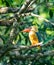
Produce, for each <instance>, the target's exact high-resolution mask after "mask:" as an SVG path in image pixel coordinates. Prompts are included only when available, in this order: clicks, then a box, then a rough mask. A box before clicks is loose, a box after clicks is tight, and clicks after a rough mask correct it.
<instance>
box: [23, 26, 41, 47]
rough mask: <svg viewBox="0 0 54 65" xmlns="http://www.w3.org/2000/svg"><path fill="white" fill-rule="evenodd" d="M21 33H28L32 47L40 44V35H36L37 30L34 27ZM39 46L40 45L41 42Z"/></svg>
mask: <svg viewBox="0 0 54 65" xmlns="http://www.w3.org/2000/svg"><path fill="white" fill-rule="evenodd" d="M22 32H29V39H30V42H31V45H32V46H33V45H37V44H39V43H40V42H41V41H40V40H41V36H40V33H38V28H37V27H36V26H31V27H29V28H26V29H24V30H23V31H22ZM40 44H42V42H41V43H40Z"/></svg>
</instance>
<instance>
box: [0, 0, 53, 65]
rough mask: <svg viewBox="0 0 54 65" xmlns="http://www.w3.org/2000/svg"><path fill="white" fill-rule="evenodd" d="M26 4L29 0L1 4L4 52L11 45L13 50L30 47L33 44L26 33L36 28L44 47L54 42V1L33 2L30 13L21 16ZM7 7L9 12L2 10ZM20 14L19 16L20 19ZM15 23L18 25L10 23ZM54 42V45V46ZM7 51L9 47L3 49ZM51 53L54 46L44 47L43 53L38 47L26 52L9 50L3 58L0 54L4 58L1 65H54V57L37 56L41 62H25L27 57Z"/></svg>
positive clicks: (0, 0) (0, 43) (0, 42)
mask: <svg viewBox="0 0 54 65" xmlns="http://www.w3.org/2000/svg"><path fill="white" fill-rule="evenodd" d="M26 1H27V0H0V47H2V48H1V49H0V50H4V51H6V47H7V46H5V45H6V44H8V45H9V47H10V48H11V46H12V45H13V46H15V45H16V46H17V47H18V46H19V47H20V46H22V45H23V46H30V45H31V43H30V40H29V37H28V33H23V32H22V30H23V29H25V28H27V27H30V26H33V25H35V26H37V27H38V30H39V34H40V35H41V41H42V42H43V44H47V43H50V42H51V41H52V40H53V41H54V6H53V5H54V1H53V0H37V1H36V0H31V2H33V1H35V2H33V3H32V4H31V5H30V6H29V7H27V9H26V8H25V11H24V10H23V11H22V12H21V7H22V6H23V5H25V3H24V2H26ZM28 1H29V0H28ZM27 4H28V3H27ZM28 5H29V4H28ZM28 5H27V6H28ZM25 6H26V5H25ZM5 7H8V8H9V9H8V10H7V12H2V11H3V9H2V8H5ZM18 13H19V16H17V15H18ZM27 13H34V14H35V15H38V17H37V16H32V15H31V14H29V15H27ZM22 14H24V15H22ZM12 19H13V21H14V22H15V23H14V22H11V23H9V22H10V21H12ZM9 20H10V21H9ZM1 21H2V22H1ZM12 31H13V32H12ZM53 41H52V42H51V43H53ZM12 43H13V44H12ZM3 47H5V49H3ZM9 47H8V48H9ZM8 48H7V49H8ZM14 48H15V47H14ZM51 50H54V46H53V45H49V46H46V47H42V48H41V49H38V48H36V47H34V48H31V49H24V50H21V49H20V50H17V49H11V50H7V51H8V52H7V51H6V53H3V55H1V52H0V57H2V58H1V60H0V65H45V64H46V65H54V56H51V55H48V56H41V57H39V56H37V58H36V56H35V57H34V58H29V59H27V57H26V59H23V58H24V56H23V55H25V56H26V55H28V56H30V55H32V54H35V53H37V54H38V53H43V54H44V53H45V52H47V53H48V51H51ZM18 55H19V56H18ZM20 55H21V56H23V58H21V57H20ZM17 57H18V59H17ZM19 58H20V59H19Z"/></svg>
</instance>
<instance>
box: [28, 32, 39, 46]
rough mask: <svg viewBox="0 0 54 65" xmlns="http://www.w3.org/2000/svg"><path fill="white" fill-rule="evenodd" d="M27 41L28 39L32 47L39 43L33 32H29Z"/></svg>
mask: <svg viewBox="0 0 54 65" xmlns="http://www.w3.org/2000/svg"><path fill="white" fill-rule="evenodd" d="M29 39H30V41H31V44H32V45H36V44H38V43H39V41H38V37H37V35H36V33H35V32H30V33H29Z"/></svg>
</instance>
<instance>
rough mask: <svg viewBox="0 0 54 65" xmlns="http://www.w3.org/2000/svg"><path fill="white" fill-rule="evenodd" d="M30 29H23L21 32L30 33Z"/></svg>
mask: <svg viewBox="0 0 54 65" xmlns="http://www.w3.org/2000/svg"><path fill="white" fill-rule="evenodd" d="M30 30H31V29H30V28H26V29H24V30H22V32H30Z"/></svg>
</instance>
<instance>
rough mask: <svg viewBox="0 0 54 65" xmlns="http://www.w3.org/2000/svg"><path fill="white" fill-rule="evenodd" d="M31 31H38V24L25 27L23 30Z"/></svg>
mask: <svg viewBox="0 0 54 65" xmlns="http://www.w3.org/2000/svg"><path fill="white" fill-rule="evenodd" d="M30 31H34V32H38V28H37V27H36V26H31V27H29V28H25V29H24V30H23V31H22V32H30Z"/></svg>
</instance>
